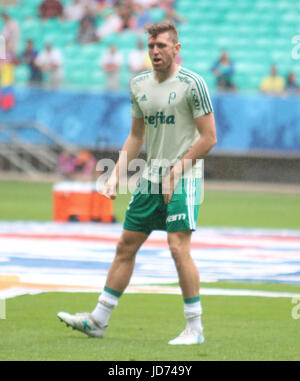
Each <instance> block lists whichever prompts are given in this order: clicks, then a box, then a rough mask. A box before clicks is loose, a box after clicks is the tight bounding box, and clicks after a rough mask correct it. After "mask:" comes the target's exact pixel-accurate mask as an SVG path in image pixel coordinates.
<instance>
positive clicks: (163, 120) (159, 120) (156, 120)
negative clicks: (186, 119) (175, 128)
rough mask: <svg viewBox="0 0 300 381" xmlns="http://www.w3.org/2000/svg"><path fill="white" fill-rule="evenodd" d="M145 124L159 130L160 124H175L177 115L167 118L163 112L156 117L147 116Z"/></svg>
mask: <svg viewBox="0 0 300 381" xmlns="http://www.w3.org/2000/svg"><path fill="white" fill-rule="evenodd" d="M145 122H146V123H148V124H151V125H153V126H154V128H157V127H158V125H159V124H161V125H162V124H174V125H175V115H168V116H166V115H165V114H164V113H163V112H157V113H156V114H155V115H146V116H145Z"/></svg>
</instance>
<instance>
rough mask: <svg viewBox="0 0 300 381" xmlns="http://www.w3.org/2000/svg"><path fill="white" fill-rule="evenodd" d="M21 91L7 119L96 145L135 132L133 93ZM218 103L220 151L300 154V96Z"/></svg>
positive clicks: (233, 97) (230, 98) (115, 144)
mask: <svg viewBox="0 0 300 381" xmlns="http://www.w3.org/2000/svg"><path fill="white" fill-rule="evenodd" d="M15 91H16V106H15V107H14V108H13V109H12V110H8V111H0V121H1V122H6V121H22V120H36V121H39V122H41V123H43V124H45V125H46V126H48V127H49V128H51V129H53V130H54V131H55V132H57V133H59V134H60V135H61V136H62V137H63V138H64V139H65V141H67V142H70V143H74V144H76V145H79V146H84V147H90V148H112V149H114V148H120V147H122V145H123V143H124V141H125V139H126V137H127V135H128V133H129V130H130V120H131V117H130V100H129V94H128V92H101V93H90V92H79V91H76V92H75V91H53V90H51V91H50V90H45V89H28V88H23V89H21V88H19V89H16V90H15ZM212 102H213V107H214V112H215V118H216V126H217V133H218V144H217V145H216V147H215V148H214V151H215V152H217V151H223V152H240V153H246V152H255V151H269V152H284V151H288V152H290V153H291V152H294V153H298V154H300V97H291V96H290V97H278V96H266V95H261V94H215V95H213V96H212ZM23 133H24V134H25V137H26V139H28V140H29V141H30V142H34V143H37V144H38V143H41V141H40V140H39V139H41V137H39V136H37V135H33V134H32V135H31V134H30V131H24V132H23ZM0 140H3V137H1V136H0Z"/></svg>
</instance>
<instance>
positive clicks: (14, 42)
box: [1, 12, 20, 54]
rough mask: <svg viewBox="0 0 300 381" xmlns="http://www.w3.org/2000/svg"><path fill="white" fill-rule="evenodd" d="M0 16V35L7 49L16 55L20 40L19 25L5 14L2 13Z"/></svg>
mask: <svg viewBox="0 0 300 381" xmlns="http://www.w3.org/2000/svg"><path fill="white" fill-rule="evenodd" d="M1 16H2V19H3V22H4V27H3V30H2V35H3V37H4V39H5V41H6V43H7V44H8V45H7V46H8V47H9V50H10V51H11V52H12V53H13V54H16V51H17V49H18V45H19V40H20V29H19V24H18V22H17V21H16V20H14V19H12V18H11V17H10V16H9V15H8V14H7V13H5V12H2V15H1Z"/></svg>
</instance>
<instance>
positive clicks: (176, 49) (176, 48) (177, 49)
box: [174, 42, 181, 54]
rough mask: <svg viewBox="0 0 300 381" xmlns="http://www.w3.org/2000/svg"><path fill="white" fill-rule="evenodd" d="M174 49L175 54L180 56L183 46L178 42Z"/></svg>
mask: <svg viewBox="0 0 300 381" xmlns="http://www.w3.org/2000/svg"><path fill="white" fill-rule="evenodd" d="M174 49H175V54H178V53H179V52H180V49H181V44H180V43H179V42H177V44H175V46H174Z"/></svg>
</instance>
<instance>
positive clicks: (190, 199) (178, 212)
mask: <svg viewBox="0 0 300 381" xmlns="http://www.w3.org/2000/svg"><path fill="white" fill-rule="evenodd" d="M201 183H202V179H201V178H195V177H192V178H186V179H180V180H179V182H178V184H177V186H176V188H175V190H174V193H173V196H172V199H171V201H170V202H169V203H168V204H165V202H164V198H163V195H162V191H161V184H154V183H151V182H150V181H148V180H146V179H144V178H141V180H140V183H139V184H138V186H137V188H136V190H135V192H134V194H133V195H132V197H131V200H130V202H129V205H128V208H127V211H126V215H125V222H124V229H126V230H131V231H139V232H145V233H147V234H150V233H151V231H152V230H166V231H168V232H175V231H180V230H193V231H194V230H196V221H197V217H198V213H199V207H200V200H201Z"/></svg>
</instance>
